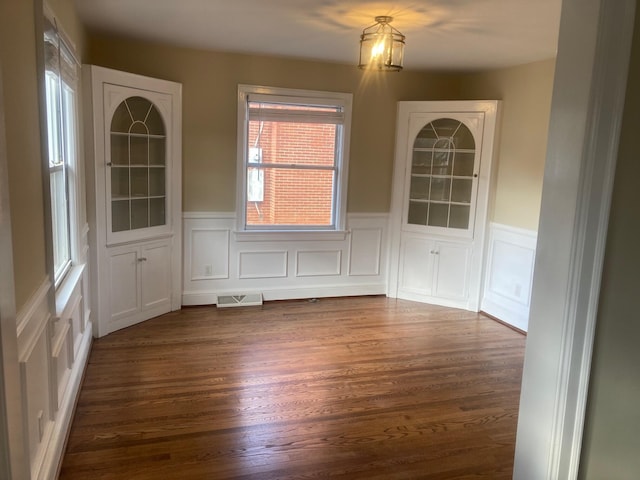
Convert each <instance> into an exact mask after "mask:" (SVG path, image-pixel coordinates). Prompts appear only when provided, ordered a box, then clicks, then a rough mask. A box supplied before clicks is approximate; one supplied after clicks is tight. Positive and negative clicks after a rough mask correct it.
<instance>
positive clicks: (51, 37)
mask: <svg viewBox="0 0 640 480" xmlns="http://www.w3.org/2000/svg"><path fill="white" fill-rule="evenodd" d="M44 23H45V28H44V59H45V72H44V74H45V79H44V84H45V93H46V116H47V118H46V120H47V122H46V124H47V147H48V154H49V159H48V160H49V162H48V164H49V185H50V193H51V229H52V241H53V263H54V279H55V283H56V286H57V285H59V284H60V282H61V281H62V279H63V278H64V276H65V274H66V273H67V272H68V271H69V269H70V268H71V248H72V245H71V243H72V242H71V239H72V234H71V232H72V230H73V228H74V226H75V225H74V224H73V220H72V216H71V211H72V210H71V193H72V191H71V188H72V182H71V180H70V179H71V175H72V172H73V167H74V166H75V163H76V153H77V138H76V132H77V130H76V129H77V113H76V112H77V110H76V109H77V106H76V92H77V90H78V72H77V70H78V67H77V65H78V64H77V62H76V60H75V59H74V56H73V54H72V53H71V50H70V49H69V47H68V46H67V45H66V43H65V42H64V41H63V40H62V38H61V36H60V34H59V32H58V29H57V28H56V26H55V24H54V23H53V22H51V21H49V19H47V18H45V22H44Z"/></svg>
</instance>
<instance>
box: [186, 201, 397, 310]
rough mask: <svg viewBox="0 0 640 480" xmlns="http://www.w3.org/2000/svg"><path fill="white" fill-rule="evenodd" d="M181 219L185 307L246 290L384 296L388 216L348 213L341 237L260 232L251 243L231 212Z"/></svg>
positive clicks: (279, 295) (274, 294)
mask: <svg viewBox="0 0 640 480" xmlns="http://www.w3.org/2000/svg"><path fill="white" fill-rule="evenodd" d="M183 219H184V224H183V227H184V228H183V234H184V238H183V240H184V242H183V245H184V246H185V247H184V248H185V251H184V258H185V263H184V272H183V289H184V291H183V295H182V303H183V305H206V304H216V303H217V297H218V295H241V294H245V293H248V292H249V293H261V294H262V295H263V298H264V299H265V300H284V299H293V298H314V297H327V296H350V295H379V294H384V293H386V264H387V260H386V256H387V251H386V238H387V222H388V215H387V214H356V213H354V214H349V215H348V218H347V224H348V225H347V229H348V231H347V233H346V235H324V234H323V233H319V234H317V235H316V234H313V233H308V232H306V233H304V234H301V235H297V236H295V235H294V236H291V237H290V238H288V237H287V236H286V235H283V234H278V235H277V236H274V237H273V238H270V235H269V233H263V234H261V235H259V236H257V237H256V240H252V239H251V238H250V237H247V236H246V235H242V236H238V235H236V232H235V226H236V219H235V215H234V214H233V213H216V212H191V213H189V212H187V213H184V215H183ZM276 237H277V238H276Z"/></svg>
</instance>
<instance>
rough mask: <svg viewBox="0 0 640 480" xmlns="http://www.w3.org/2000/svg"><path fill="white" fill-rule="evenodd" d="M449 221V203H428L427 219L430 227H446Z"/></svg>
mask: <svg viewBox="0 0 640 480" xmlns="http://www.w3.org/2000/svg"><path fill="white" fill-rule="evenodd" d="M448 223H449V205H448V204H446V203H431V204H430V205H429V221H428V222H427V224H428V225H429V226H431V227H447V225H448Z"/></svg>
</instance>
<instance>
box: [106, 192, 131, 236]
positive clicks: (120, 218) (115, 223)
mask: <svg viewBox="0 0 640 480" xmlns="http://www.w3.org/2000/svg"><path fill="white" fill-rule="evenodd" d="M129 204H130V202H129V200H114V201H113V202H111V229H112V231H114V232H122V231H125V230H131V223H130V211H129V207H130V205H129Z"/></svg>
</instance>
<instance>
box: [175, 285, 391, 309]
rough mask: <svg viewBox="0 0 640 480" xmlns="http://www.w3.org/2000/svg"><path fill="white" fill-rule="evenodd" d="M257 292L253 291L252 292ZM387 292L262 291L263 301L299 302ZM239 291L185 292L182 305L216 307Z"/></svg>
mask: <svg viewBox="0 0 640 480" xmlns="http://www.w3.org/2000/svg"><path fill="white" fill-rule="evenodd" d="M253 291H255V289H254V290H252V292H253ZM386 291H387V285H386V284H385V283H378V284H369V285H346V286H345V285H335V286H323V287H299V288H275V289H264V290H261V291H260V293H262V296H263V299H264V300H265V301H270V300H297V299H302V298H326V297H353V296H358V295H384V294H386ZM241 293H243V292H241V291H239V290H218V291H216V292H184V293H183V295H182V305H185V306H195V305H215V304H216V303H217V302H218V295H237V294H241Z"/></svg>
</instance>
